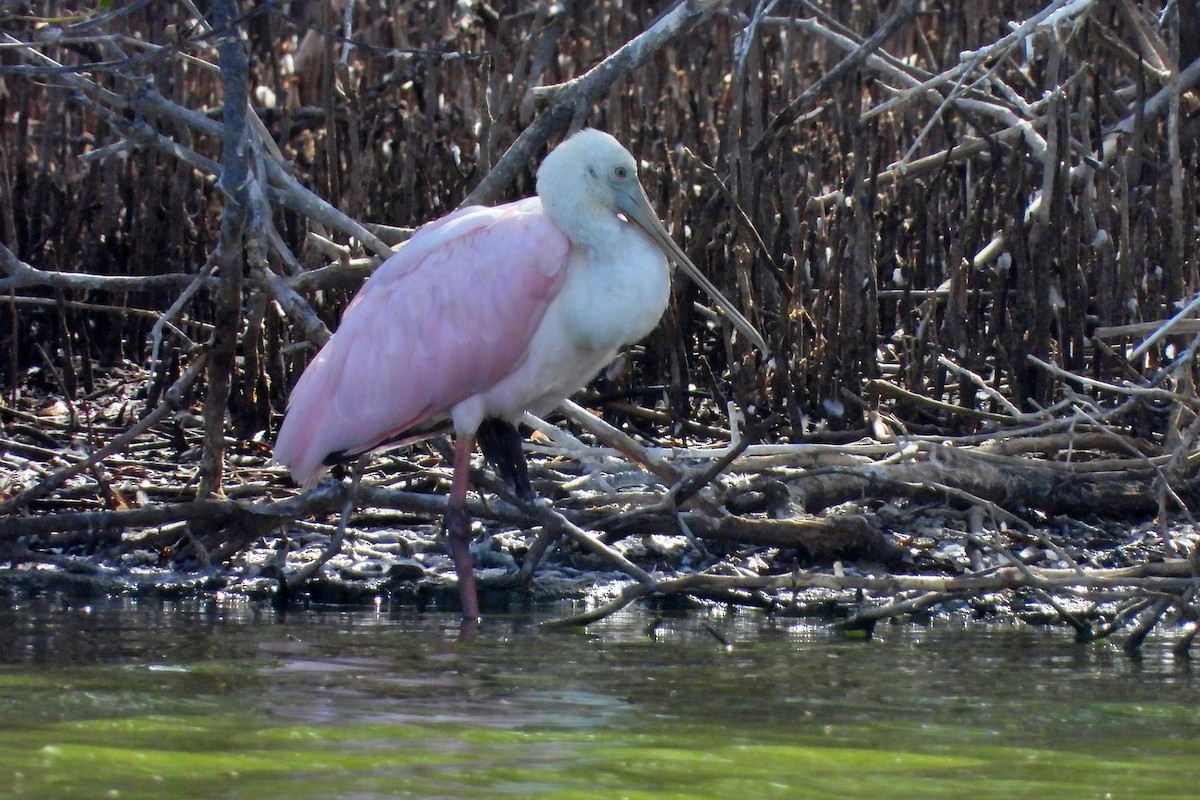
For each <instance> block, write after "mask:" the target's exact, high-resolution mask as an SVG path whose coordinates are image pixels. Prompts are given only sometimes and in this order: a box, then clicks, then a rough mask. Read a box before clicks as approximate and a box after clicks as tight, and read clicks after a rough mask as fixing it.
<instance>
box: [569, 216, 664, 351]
mask: <svg viewBox="0 0 1200 800" xmlns="http://www.w3.org/2000/svg"><path fill="white" fill-rule="evenodd" d="M622 227H623V228H624V229H625V231H624V233H625V235H624V236H623V237H620V241H618V242H615V243H614V245H613V247H611V248H610V249H608V250H606V251H604V252H594V251H590V250H583V249H579V250H575V249H573V250H572V252H571V255H570V258H571V260H572V261H571V264H570V267H569V269H568V273H567V280H566V282H565V284H564V286H563V291H562V294H561V296H560V298H559V302H558V303H556V305H559V308H557V309H554V310H555V311H556V312H557V316H559V319H560V321H561V324H562V327H563V331H564V334H565V335H566V336H568V337H569V338H570V340H571V342H572V344H573V345H574V346H575V347H577V348H579V349H580V350H591V351H596V352H605V353H608V354H609V355H610V356H611V354H612V353H614V352H615V351H617V350H619V349H621V348H622V347H625V346H626V345H629V344H632V343H633V342H636V341H638V340H639V339H642V338H644V337H645V336H646V335H647V334H649V333H650V331H652V330H654V328H655V326H657V325H658V321H659V319H660V318H661V317H662V314H663V311H664V310H665V309H666V307H667V301H668V299H669V297H670V292H671V273H670V270H669V268H668V266H667V260H666V258H665V257H664V256H663V254H662V251H660V250H659V249H658V247H656V246H655V245H654V243H653V242H651V241H650V240H649V239H648V238H647V237H646V236H645V234H643V233H642V232H641V231H640V230H638V229H636V228H634V227H633V226H630V225H626V226H622Z"/></svg>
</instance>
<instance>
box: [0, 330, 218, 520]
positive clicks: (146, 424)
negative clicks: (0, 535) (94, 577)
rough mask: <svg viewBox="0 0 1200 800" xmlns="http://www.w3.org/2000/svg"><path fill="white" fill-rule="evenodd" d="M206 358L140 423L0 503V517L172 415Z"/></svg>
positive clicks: (199, 358) (194, 364) (197, 360)
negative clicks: (85, 456) (84, 456)
mask: <svg viewBox="0 0 1200 800" xmlns="http://www.w3.org/2000/svg"><path fill="white" fill-rule="evenodd" d="M206 360H207V356H206V354H204V353H201V354H200V355H199V356H197V357H196V358H195V360H193V361H192V363H191V365H190V366H189V367H188V368H187V369H186V370H184V372H183V374H182V375H180V376H179V378H178V380H176V381H175V383H173V384H171V388H170V389H168V390H167V391H166V393H165V394H164V395H163V399H162V402H161V403H159V404H158V406H157V407H156V408H155V409H154V410H153V411H152V412H150V413H149V414H147V415H146V416H145V417H143V418H142V419H141V421H140V422H138V423H137V424H136V425H134V426H133V427H131V428H130V429H129V430H127V431H125V432H124V433H122V434H121V435H119V436H117V437H115V438H114V439H113V440H112V441H111V442H109V443H108V444H107V445H105V446H104V447H102V448H100V449H99V450H97V451H96V452H95V453H93V454H92V455H90V456H88V457H87V458H85V459H83V460H82V461H79V462H77V463H75V464H72V465H71V466H69V467H63V468H62V469H60V470H57V471H56V472H54V473H52V474H51V475H50V476H49V477H48V478H46V479H45V480H42V481H39V482H38V483H37V484H36V485H34V486H32V487H30V488H29V489H26V490H25V491H24V492H21V493H20V494H18V495H15V496H13V497H11V498H9V499H8V500H5V501H4V502H2V503H0V517H2V516H5V515H7V514H12V513H13V512H15V511H17V510H19V509H21V508H24V507H25V506H27V505H29V503H31V502H33V501H34V500H37V499H38V498H41V497H45V496H46V495H48V494H50V493H51V492H53V491H54V490H56V489H58V488H59V487H61V486H63V485H64V484H65V483H66V482H67V481H68V480H69V479H71V478H72V477H74V476H75V475H78V474H79V473H81V472H83V471H84V470H87V469H90V468H91V467H92V466H93V465H95V464H99V463H100V462H101V461H103V460H104V459H105V458H107V457H108V456H110V455H112V454H114V453H118V452H120V451H121V450H124V449H125V447H126V446H127V445H128V444H129V443H130V442H132V441H133V440H134V439H136V438H137V437H139V436H141V435H142V434H143V433H145V432H146V431H148V430H150V428H152V427H154V426H155V425H157V424H158V423H159V422H160V421H161V420H162V419H163V418H164V417H166V416H167V415H168V414H171V413H174V412H175V411H176V410H178V409H179V407H180V406H181V405H182V404H183V398H184V393H185V392H187V390H188V389H189V388H190V387H191V385H192V382H193V381H194V380H195V379H196V376H197V375H199V374H200V372H201V371H202V370H203V369H204V365H205V361H206Z"/></svg>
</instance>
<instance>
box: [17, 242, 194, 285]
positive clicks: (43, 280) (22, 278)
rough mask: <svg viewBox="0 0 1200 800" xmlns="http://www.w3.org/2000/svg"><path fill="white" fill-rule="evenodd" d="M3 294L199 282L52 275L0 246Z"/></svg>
mask: <svg viewBox="0 0 1200 800" xmlns="http://www.w3.org/2000/svg"><path fill="white" fill-rule="evenodd" d="M0 270H3V271H4V272H5V273H7V277H0V291H5V290H11V289H22V288H26V287H34V286H36V287H50V288H56V289H80V290H83V291H101V292H147V291H150V290H152V289H159V288H163V287H171V286H185V285H187V284H190V283H192V282H193V281H194V280H196V276H195V275H187V274H182V273H168V274H165V275H92V274H89V273H85V272H51V271H46V270H41V269H37V268H36V267H31V266H30V265H29V264H26V263H25V262H24V261H22V260H21V259H19V258H17V257H16V256H15V255H14V254H13V252H12V251H11V250H9V249H8V248H7V247H5V246H4V244H2V243H0Z"/></svg>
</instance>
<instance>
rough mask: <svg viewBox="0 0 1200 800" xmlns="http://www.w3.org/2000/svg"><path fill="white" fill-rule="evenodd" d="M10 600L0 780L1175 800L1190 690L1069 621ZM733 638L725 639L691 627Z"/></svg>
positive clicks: (1192, 737) (199, 787)
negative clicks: (782, 618) (546, 622)
mask: <svg viewBox="0 0 1200 800" xmlns="http://www.w3.org/2000/svg"><path fill="white" fill-rule="evenodd" d="M537 621H538V620H537V619H536V618H530V617H520V618H490V619H488V620H486V621H485V624H484V627H483V630H482V634H481V635H480V636H479V637H477V638H475V639H474V640H472V641H469V642H460V641H458V640H457V637H456V631H457V621H456V620H455V619H454V618H453V617H451V616H443V615H418V614H415V613H411V612H405V611H398V612H394V613H388V612H381V611H378V610H374V609H366V610H326V611H309V612H304V613H293V614H289V615H288V616H287V617H285V618H280V617H278V616H276V615H274V614H273V613H271V612H270V611H269V610H268V609H266V608H264V607H260V606H255V605H252V604H250V603H247V602H245V601H236V600H227V601H212V602H200V601H194V602H184V603H164V602H160V601H154V602H147V601H137V602H134V601H126V602H111V603H108V602H101V603H93V604H92V605H72V604H64V603H61V602H58V603H54V602H51V601H21V602H20V603H17V604H14V605H10V606H9V607H0V797H4V798H31V799H32V798H39V799H40V798H45V799H46V800H50V799H51V798H53V800H71V799H72V798H80V799H81V800H82V798H87V799H88V800H94V798H156V799H157V798H238V799H240V798H245V799H246V800H266V799H268V798H288V799H289V800H306V799H307V798H322V799H328V798H345V799H346V800H367V799H369V798H393V797H414V798H476V797H488V798H497V797H499V798H504V797H514V798H573V799H574V798H606V799H607V798H738V800H750V799H751V798H755V799H757V798H790V799H793V800H794V799H795V798H800V799H804V798H838V799H839V800H844V798H871V799H872V800H894V799H899V798H912V799H913V800H918V799H919V800H930V799H931V798H969V799H970V800H988V799H990V798H996V799H997V800H1000V799H1001V798H1003V799H1004V800H1011V799H1012V798H1039V800H1052V799H1053V798H1064V799H1066V798H1070V799H1071V800H1078V799H1079V798H1098V799H1099V798H1114V799H1116V800H1128V799H1131V798H1147V800H1149V799H1150V798H1153V800H1168V799H1169V798H1181V799H1182V798H1187V799H1188V800H1194V798H1196V797H1197V796H1198V795H1200V790H1198V789H1197V784H1196V777H1195V774H1196V764H1198V763H1200V760H1198V759H1200V703H1198V701H1200V684H1198V682H1197V680H1196V678H1195V676H1194V675H1193V674H1192V670H1191V668H1190V665H1189V664H1188V663H1186V662H1177V661H1175V660H1173V659H1172V658H1171V656H1170V654H1169V649H1168V646H1167V645H1168V644H1169V643H1168V642H1164V641H1157V642H1156V641H1152V642H1151V643H1150V645H1149V646H1148V647H1147V648H1146V651H1145V653H1144V654H1143V656H1142V657H1141V658H1139V659H1130V658H1128V657H1126V656H1125V655H1124V654H1123V653H1122V652H1121V651H1120V650H1119V649H1116V648H1114V647H1113V646H1111V645H1104V644H1100V645H1087V646H1080V645H1076V644H1074V643H1073V642H1072V641H1071V637H1070V635H1069V634H1068V633H1066V632H1063V631H1059V630H1041V629H1029V628H1020V627H1011V628H987V629H980V628H974V627H971V628H966V629H955V628H952V627H949V626H947V627H944V628H938V629H923V628H918V627H914V626H886V627H881V628H880V629H879V630H877V636H876V638H875V639H874V640H872V641H869V642H868V641H852V640H847V639H843V638H840V637H838V636H835V635H833V634H830V633H827V632H825V631H823V630H821V629H819V628H814V627H811V626H804V625H800V624H791V623H788V624H784V623H782V622H781V623H778V624H773V623H771V622H770V621H768V620H766V619H764V618H763V617H761V616H759V615H757V614H753V613H747V612H742V613H739V614H736V615H733V616H725V615H713V616H707V617H703V618H700V617H695V616H693V617H685V618H679V619H671V620H668V621H667V622H666V623H664V624H663V625H662V626H661V627H660V628H659V630H658V631H657V633H656V634H655V635H653V636H650V635H647V634H646V632H645V626H646V623H647V621H648V620H647V617H646V616H645V615H644V614H638V613H629V614H626V615H623V616H620V617H617V618H613V619H611V620H609V621H607V622H604V623H602V624H599V625H596V626H595V627H594V628H592V629H590V630H589V633H588V634H586V635H585V634H579V633H549V632H543V631H540V630H539V629H538V628H537V626H536V622H537ZM704 622H708V623H709V624H711V625H713V626H715V627H716V628H717V629H719V630H720V631H721V632H722V634H723V635H725V636H727V637H728V638H729V639H730V640H731V641H732V643H733V646H732V648H731V649H726V648H725V647H724V646H722V645H721V644H720V643H719V642H718V641H717V639H716V638H715V637H713V636H712V635H710V634H709V633H708V632H706V631H705V630H704V628H703V623H704Z"/></svg>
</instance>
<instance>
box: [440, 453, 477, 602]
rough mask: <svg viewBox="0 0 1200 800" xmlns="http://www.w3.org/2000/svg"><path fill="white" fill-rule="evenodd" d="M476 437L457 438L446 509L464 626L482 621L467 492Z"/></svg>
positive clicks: (447, 532) (451, 552)
mask: <svg viewBox="0 0 1200 800" xmlns="http://www.w3.org/2000/svg"><path fill="white" fill-rule="evenodd" d="M474 447H475V437H474V436H471V435H469V434H465V435H461V436H457V437H455V441H454V477H453V479H452V481H451V483H450V502H449V504H448V505H447V507H446V534H447V536H448V538H449V539H450V555H451V556H453V558H454V571H455V572H456V573H458V597H459V601H460V602H461V603H462V616H463V623H464V624H466V623H467V622H468V621H470V622H472V623H474V622H475V621H477V620H478V619H479V596H478V593H477V592H476V591H475V565H474V564H473V563H471V517H470V516H469V515H468V514H467V489H468V488H469V483H470V477H471V450H472V449H473V448H474Z"/></svg>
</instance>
